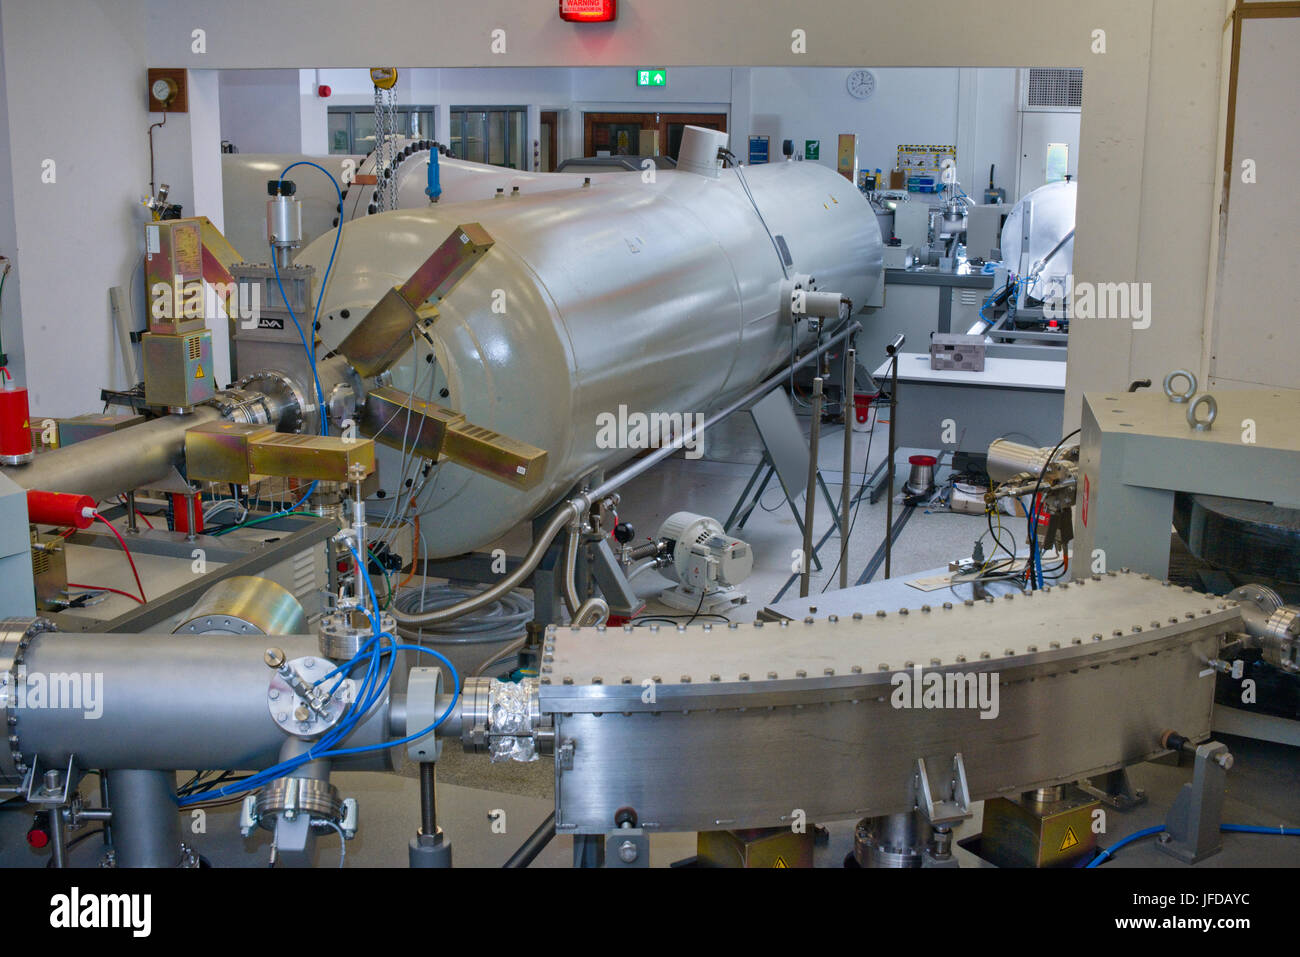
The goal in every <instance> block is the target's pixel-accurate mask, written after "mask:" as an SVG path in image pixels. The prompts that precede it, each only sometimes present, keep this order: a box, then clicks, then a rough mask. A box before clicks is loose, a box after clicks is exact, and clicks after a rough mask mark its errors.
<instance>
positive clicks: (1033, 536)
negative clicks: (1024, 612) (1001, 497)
mask: <svg viewBox="0 0 1300 957" xmlns="http://www.w3.org/2000/svg"><path fill="white" fill-rule="evenodd" d="M1081 431H1083V430H1082V428H1079V429H1075V430H1074V431H1073V432H1071V433H1070V434H1069V435H1067V436H1066V437H1065V438H1063V439H1061V441H1059V442H1057V443H1056V446H1055V447H1054V448H1053V449H1052V451H1051V454H1049V455H1048V456H1047V461H1045V462H1044V463H1043V467H1042V469H1040V470H1039V472H1038V481H1037V482H1035V483H1034V494H1032V495H1031V496H1029V512H1028V514H1027V515H1026V524H1027V526H1028V529H1029V561H1030V562H1031V563H1032V562H1033V560H1034V552H1035V551H1037V549H1038V530H1037V529H1036V528H1034V523H1035V522H1037V521H1038V490H1039V489H1040V488H1042V487H1043V476H1044V475H1046V474H1047V469H1048V467H1049V466H1050V465H1051V464H1052V459H1054V458H1056V453H1057V452H1059V451H1060V450H1061V446H1062V445H1064V444H1065V443H1066V442H1068V441H1070V439H1072V438H1074V437H1075V436H1076V435H1078V434H1079V433H1080V432H1081ZM1029 577H1030V578H1031V579H1032V580H1033V582H1034V590H1035V591H1037V590H1038V574H1037V573H1036V572H1031V574H1030V576H1029Z"/></svg>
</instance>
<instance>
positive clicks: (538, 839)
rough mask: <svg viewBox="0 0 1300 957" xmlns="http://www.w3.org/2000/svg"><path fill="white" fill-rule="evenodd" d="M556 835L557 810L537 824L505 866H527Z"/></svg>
mask: <svg viewBox="0 0 1300 957" xmlns="http://www.w3.org/2000/svg"><path fill="white" fill-rule="evenodd" d="M553 837H555V812H554V811H552V812H551V813H550V814H548V815H546V820H544V821H543V822H542V823H541V824H539V825H538V826H537V830H535V831H533V833H532V834H529V835H528V839H527V840H526V841H524V843H523V844H521V845H520V846H519V850H517V851H515V852H514V853H513V854H511V855H510V860H508V861H506V862H505V864H504V865H503V866H504V867H527V866H528V865H529V864H531V863H532V862H533V860H534V858H536V857H537V855H538V854H540V853H542V850H543V848H545V847H546V845H547V844H549V843H551V838H553Z"/></svg>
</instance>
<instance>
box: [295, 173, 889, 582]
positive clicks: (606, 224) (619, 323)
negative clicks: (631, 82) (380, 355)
mask: <svg viewBox="0 0 1300 957" xmlns="http://www.w3.org/2000/svg"><path fill="white" fill-rule="evenodd" d="M744 176H745V182H746V183H747V185H748V187H749V193H748V194H747V193H746V191H745V189H744V188H743V186H742V184H741V182H740V179H739V175H738V174H737V171H736V170H723V171H722V172H721V175H720V176H719V177H718V178H717V179H712V178H709V177H704V176H699V175H695V174H692V173H689V172H684V171H676V170H659V171H657V175H656V177H655V181H654V182H651V183H646V182H643V181H642V180H641V178H640V177H637V176H620V175H610V176H607V177H605V178H603V179H601V180H600V181H598V182H595V183H593V185H592V186H591V187H590V188H588V189H581V190H574V191H553V192H550V193H539V194H536V195H532V196H529V195H527V194H526V193H525V194H524V195H521V197H520V198H518V199H512V200H510V201H509V202H495V201H488V202H479V203H463V204H457V205H454V206H443V205H441V204H439V205H438V206H435V207H431V208H425V209H420V210H398V211H396V212H389V213H381V214H377V215H375V216H369V217H366V218H365V219H359V220H356V221H353V222H351V223H349V224H347V225H346V226H345V227H344V228H343V237H342V241H341V243H340V245H339V250H338V256H337V259H336V260H335V265H334V273H333V276H332V278H331V281H330V285H329V289H328V290H327V292H326V300H325V304H324V306H323V307H322V315H323V316H324V318H323V320H322V329H321V336H322V338H323V341H324V347H325V348H326V349H334V348H337V347H338V345H339V344H340V343H341V342H342V341H343V340H344V339H345V338H346V336H347V334H348V333H350V332H351V331H352V329H353V328H355V325H356V323H357V322H359V321H360V319H361V317H363V316H365V315H366V314H367V312H368V311H369V310H370V308H371V307H372V306H373V305H374V304H375V303H376V302H378V301H379V300H380V298H382V297H383V296H384V295H385V294H387V292H388V291H389V290H390V289H391V288H392V287H393V286H395V285H400V284H401V283H403V282H405V281H406V279H407V278H408V277H409V276H410V275H411V274H413V273H414V272H415V271H416V269H417V268H418V267H419V266H420V265H421V264H422V263H423V262H424V260H425V259H426V258H427V257H428V255H429V254H430V253H431V252H432V251H433V250H434V249H436V248H437V247H438V246H439V245H440V244H441V243H442V242H443V241H444V240H445V239H446V237H447V236H448V235H450V234H452V232H453V231H454V230H455V228H456V227H457V226H458V225H459V224H461V223H467V222H477V223H479V224H481V225H482V227H483V228H484V229H485V230H486V232H487V234H488V235H489V236H491V237H492V239H493V243H494V245H493V247H492V249H491V250H490V251H489V252H488V253H487V254H486V255H485V256H484V257H483V258H482V260H481V261H480V262H479V263H478V264H477V265H476V266H474V268H473V269H471V270H470V271H469V272H468V273H467V274H466V275H465V277H464V278H463V279H461V280H460V282H458V283H457V285H456V286H455V288H454V289H452V290H451V292H450V293H449V294H448V295H447V296H446V297H445V298H443V299H442V300H440V301H439V302H438V304H437V306H438V313H439V315H438V318H437V319H436V320H435V321H434V322H433V324H432V325H430V326H428V327H427V328H426V329H425V330H424V332H425V333H426V334H427V335H428V337H429V339H430V340H431V342H432V347H431V349H432V355H433V357H434V359H435V362H434V363H433V365H434V366H435V369H436V373H437V376H438V378H437V380H436V381H435V382H434V383H433V385H432V387H430V386H427V385H426V386H425V387H424V389H420V392H421V394H427V392H426V391H425V390H426V389H430V388H431V389H432V391H433V393H434V394H435V395H441V392H442V390H443V389H445V392H446V395H445V396H441V404H443V405H446V406H449V407H451V408H453V409H454V410H456V411H458V412H461V413H463V414H464V415H465V416H466V417H467V418H468V419H469V421H470V422H472V423H473V424H475V425H477V426H481V427H483V428H489V429H493V430H496V431H498V432H500V433H502V434H504V435H507V436H510V437H512V438H516V439H520V440H522V441H525V442H528V443H530V444H532V445H534V446H537V447H539V448H543V449H545V450H546V451H547V453H548V459H547V462H546V467H545V468H546V471H545V477H544V479H543V481H542V482H540V483H539V484H538V485H537V486H535V487H533V488H531V489H528V490H521V489H519V488H516V487H512V486H510V485H507V484H505V483H502V482H499V481H496V480H494V479H491V478H487V477H485V476H482V475H479V474H478V473H475V472H472V471H470V470H468V469H465V468H463V467H461V466H459V465H457V464H455V463H453V462H446V461H444V462H440V463H438V464H436V465H435V466H434V467H433V470H432V472H431V473H430V477H429V483H428V485H427V487H426V488H425V490H424V491H423V492H422V493H421V496H420V498H419V500H418V501H417V510H418V511H419V513H420V514H421V515H422V516H424V517H425V519H426V520H427V521H429V523H430V526H431V527H433V526H436V527H437V528H438V529H439V534H438V535H437V536H436V538H435V539H434V540H433V541H431V543H430V544H431V552H432V554H433V555H434V556H435V557H440V556H445V555H452V554H459V553H462V552H465V551H469V550H472V549H474V548H478V547H481V546H482V545H484V544H486V543H487V542H490V541H492V540H494V539H496V538H498V537H499V536H500V535H502V534H504V533H505V532H506V531H508V530H509V529H510V528H512V527H513V526H515V525H516V524H518V523H519V522H520V521H522V520H524V519H527V518H530V517H532V516H535V515H537V514H539V513H541V512H543V511H544V510H545V509H546V508H547V507H549V506H551V505H553V504H554V503H555V502H557V501H558V500H559V499H560V498H562V497H563V496H564V495H565V494H566V493H568V492H569V491H570V490H571V489H572V488H573V486H574V485H575V484H576V482H577V481H578V479H579V478H581V477H582V476H584V475H587V474H589V473H591V472H593V471H596V470H599V469H606V470H609V469H612V468H613V467H614V466H617V465H618V464H620V463H621V462H624V461H626V460H628V459H630V458H632V457H633V456H635V455H636V454H637V452H638V451H640V449H639V448H637V447H629V446H628V444H627V443H615V445H616V447H612V448H611V447H607V446H606V444H605V443H604V442H602V441H600V435H601V421H602V420H603V419H604V418H605V417H606V416H610V415H613V416H617V415H618V414H619V410H620V406H622V407H624V409H625V411H627V412H635V413H638V414H641V415H644V416H652V415H656V414H658V415H673V414H676V415H678V416H679V417H680V416H693V415H695V414H704V415H707V414H708V413H709V412H711V411H712V410H715V409H718V408H721V407H723V406H725V405H726V404H727V403H728V402H729V401H731V400H732V399H734V398H735V397H737V396H740V395H743V394H744V393H745V392H746V391H747V390H749V389H750V388H752V387H753V386H754V385H756V384H757V383H758V382H760V381H761V380H762V379H763V378H764V377H765V376H766V375H768V374H770V373H771V372H772V371H773V370H775V369H777V368H779V367H780V366H781V365H782V364H783V363H785V362H788V361H789V359H790V353H791V329H790V326H789V324H788V322H787V321H785V320H784V319H782V317H781V303H782V294H781V293H782V287H783V284H784V283H785V281H786V275H785V273H786V272H789V273H790V274H791V275H793V274H796V273H805V274H811V275H813V276H815V277H816V281H817V287H818V288H819V289H831V290H835V291H837V292H839V293H840V294H841V295H843V296H844V297H846V298H848V299H849V300H850V301H851V302H853V303H858V304H861V303H865V302H866V299H867V294H868V291H869V290H870V289H871V288H872V286H873V285H874V283H875V281H876V280H877V278H878V276H879V274H880V270H881V262H882V257H883V247H882V246H881V242H880V230H879V227H878V226H877V225H876V219H875V216H874V215H873V214H872V212H871V208H870V205H869V204H868V203H867V202H866V200H865V199H864V198H863V197H862V194H861V193H859V192H858V191H857V190H856V189H855V188H854V187H853V184H851V183H849V182H848V181H847V180H845V179H844V178H843V177H841V176H838V175H837V174H836V173H835V172H834V171H833V170H830V169H827V168H825V167H822V166H820V165H818V164H811V163H798V164H795V163H787V164H770V165H767V166H757V167H749V168H746V169H745V170H744ZM751 194H752V196H753V203H751V200H750V195H751ZM754 204H757V207H758V209H759V210H761V212H762V217H763V218H762V219H760V217H759V215H758V213H757V212H756V211H755V206H754ZM764 222H765V223H766V226H767V228H766V229H765V228H764ZM768 229H770V230H771V235H769V234H768ZM773 237H779V238H780V240H781V243H782V244H783V246H784V248H787V249H788V250H789V254H790V258H791V260H792V263H791V265H789V266H788V267H785V266H783V259H782V258H781V257H780V256H779V254H778V252H777V250H776V249H775V248H774V245H773V243H774V239H773ZM332 246H333V237H332V236H331V235H328V234H327V235H325V236H322V237H321V238H320V239H318V240H317V241H316V242H314V243H312V244H311V245H310V246H308V247H307V248H305V249H304V250H302V252H301V253H300V255H299V256H298V259H297V262H298V263H299V264H303V265H311V266H314V267H315V268H316V269H317V270H318V274H319V273H320V272H323V271H324V268H325V266H326V264H327V262H328V260H329V255H330V252H331V249H332ZM494 303H495V304H496V305H495V306H494ZM503 306H504V309H503V308H502V307H503ZM345 311H346V312H347V316H346V317H345V316H344V312H345ZM801 325H806V324H801ZM798 335H802V336H804V341H807V336H806V334H805V333H803V332H802V331H800V332H799V333H798ZM417 348H426V347H423V346H417ZM426 369H428V365H426V364H425V363H423V362H419V363H414V362H411V363H408V362H406V361H405V360H402V361H399V363H398V364H397V366H395V367H394V370H393V371H394V375H395V376H397V375H405V376H408V377H414V376H416V375H417V374H419V373H421V372H422V371H423V370H426ZM667 370H670V372H669V371H667ZM393 384H394V387H396V388H401V389H404V390H405V389H410V390H411V391H412V392H413V393H414V392H415V391H416V390H417V388H418V386H419V383H417V381H414V379H412V378H408V379H407V380H405V381H400V382H399V381H396V380H395V381H394V383H393ZM434 401H439V399H438V398H435V399H434ZM396 454H397V453H393V455H394V457H395V456H396ZM380 473H381V476H382V475H383V474H384V466H383V464H382V463H381V466H380Z"/></svg>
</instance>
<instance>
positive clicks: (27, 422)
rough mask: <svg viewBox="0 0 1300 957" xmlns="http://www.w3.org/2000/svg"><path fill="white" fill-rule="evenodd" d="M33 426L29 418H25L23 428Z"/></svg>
mask: <svg viewBox="0 0 1300 957" xmlns="http://www.w3.org/2000/svg"><path fill="white" fill-rule="evenodd" d="M31 427H32V423H31V422H30V421H28V420H27V419H23V428H24V429H30V428H31Z"/></svg>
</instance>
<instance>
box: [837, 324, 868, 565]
mask: <svg viewBox="0 0 1300 957" xmlns="http://www.w3.org/2000/svg"><path fill="white" fill-rule="evenodd" d="M857 364H858V351H857V350H856V349H854V348H853V347H852V346H850V347H849V348H848V349H846V350H844V401H843V402H841V403H840V405H841V407H842V408H843V409H844V462H843V465H842V466H841V469H840V472H841V475H840V588H848V587H849V501H850V500H851V499H852V497H853V490H852V489H851V488H850V487H849V486H850V484H851V483H850V481H849V477H850V476H851V475H852V474H853V417H854V414H855V412H856V411H857V398H856V396H854V394H853V375H854V372H855V370H856V367H857ZM865 467H866V466H863V468H865Z"/></svg>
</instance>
